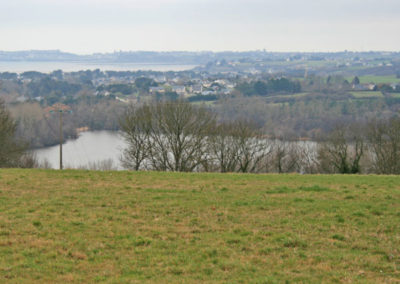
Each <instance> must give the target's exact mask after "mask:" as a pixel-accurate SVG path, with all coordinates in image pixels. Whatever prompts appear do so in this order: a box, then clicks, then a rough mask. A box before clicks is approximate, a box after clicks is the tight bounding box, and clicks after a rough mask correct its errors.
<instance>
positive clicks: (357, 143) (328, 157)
mask: <svg viewBox="0 0 400 284" xmlns="http://www.w3.org/2000/svg"><path fill="white" fill-rule="evenodd" d="M364 151H365V143H364V137H363V135H362V134H361V130H360V127H359V126H356V125H354V126H351V127H350V126H345V125H338V126H336V127H335V129H334V130H333V131H332V132H331V133H329V135H328V136H327V138H326V139H325V141H324V142H323V143H321V144H320V146H319V149H318V157H319V161H320V165H321V167H322V170H323V171H324V172H337V173H341V174H356V173H360V172H361V168H360V160H361V158H362V156H363V154H364Z"/></svg>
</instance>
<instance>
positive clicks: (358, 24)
mask: <svg viewBox="0 0 400 284" xmlns="http://www.w3.org/2000/svg"><path fill="white" fill-rule="evenodd" d="M399 34H400V0H0V50H28V49H60V50H62V51H68V52H74V53H80V54H87V53H93V52H112V51H119V50H124V51H128V50H132V51H135V50H155V51H170V50H190V51H200V50H213V51H221V50H234V51H242V50H256V49H266V50H268V51H340V50H346V49H347V50H354V51H369V50H390V51H399V50H400V36H399Z"/></svg>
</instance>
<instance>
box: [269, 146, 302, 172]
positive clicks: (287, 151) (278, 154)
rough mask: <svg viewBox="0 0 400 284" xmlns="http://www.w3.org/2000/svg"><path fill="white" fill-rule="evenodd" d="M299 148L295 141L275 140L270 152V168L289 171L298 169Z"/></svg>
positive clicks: (300, 159)
mask: <svg viewBox="0 0 400 284" xmlns="http://www.w3.org/2000/svg"><path fill="white" fill-rule="evenodd" d="M301 155H302V153H301V148H300V146H299V145H298V144H296V142H290V141H282V140H276V141H275V143H274V147H273V152H272V165H271V166H272V170H273V171H274V172H278V173H290V172H295V171H299V170H300V166H301V162H302V157H301Z"/></svg>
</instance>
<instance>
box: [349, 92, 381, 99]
mask: <svg viewBox="0 0 400 284" xmlns="http://www.w3.org/2000/svg"><path fill="white" fill-rule="evenodd" d="M350 94H352V95H353V96H354V97H355V98H357V99H361V98H383V94H382V93H381V92H374V91H362V92H350Z"/></svg>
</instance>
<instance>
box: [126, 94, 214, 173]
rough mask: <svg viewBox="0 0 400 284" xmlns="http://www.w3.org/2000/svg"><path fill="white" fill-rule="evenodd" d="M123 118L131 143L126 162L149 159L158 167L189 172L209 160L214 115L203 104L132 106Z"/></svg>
mask: <svg viewBox="0 0 400 284" xmlns="http://www.w3.org/2000/svg"><path fill="white" fill-rule="evenodd" d="M135 112H136V113H137V114H136V115H135V114H134V113H135ZM130 117H132V119H129V118H130ZM122 121H123V124H122V125H123V131H124V133H125V134H124V136H125V138H126V141H127V142H128V148H127V149H126V150H125V151H124V157H123V160H125V164H126V165H129V163H131V164H132V165H136V166H137V164H138V163H139V162H140V163H141V162H143V161H144V160H146V161H148V163H149V164H150V165H151V168H152V169H155V170H160V171H189V172H190V171H194V170H196V169H198V168H199V167H200V166H201V165H202V164H204V163H205V161H206V160H207V159H209V157H208V155H207V144H208V142H207V140H208V136H209V133H210V132H211V131H212V129H213V127H214V126H215V118H214V115H213V114H212V113H211V112H210V111H208V110H207V109H205V108H204V107H195V106H193V105H191V104H189V103H188V102H185V101H177V102H155V103H152V104H150V105H144V106H142V107H140V108H138V109H137V110H133V109H130V110H129V111H128V113H127V114H125V119H123V120H122ZM133 124H136V125H137V126H136V127H135V126H133ZM128 131H129V132H128ZM130 153H132V154H130ZM139 153H140V154H139ZM134 168H135V167H134ZM139 168H140V167H137V169H139Z"/></svg>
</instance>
